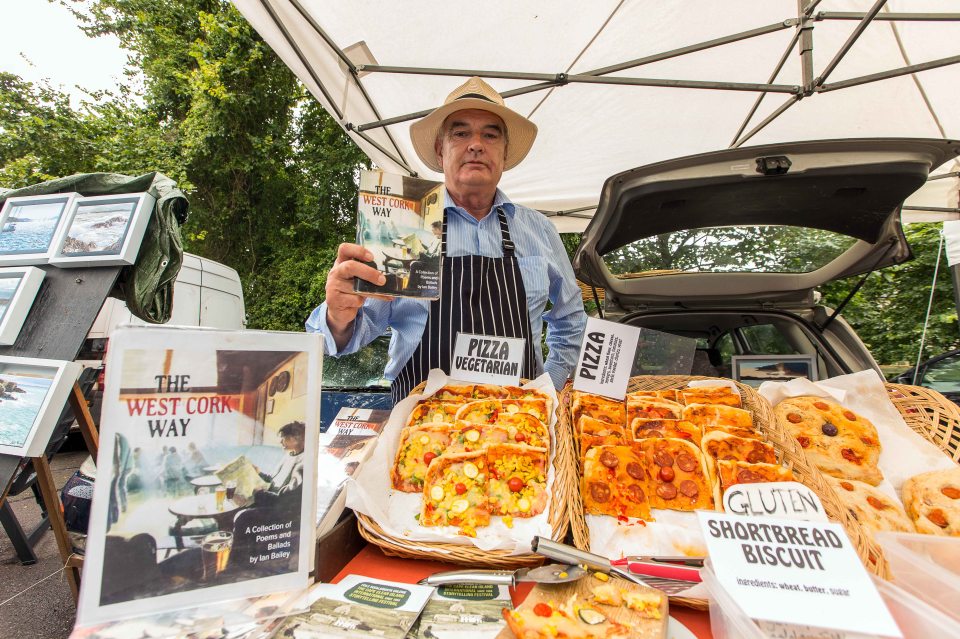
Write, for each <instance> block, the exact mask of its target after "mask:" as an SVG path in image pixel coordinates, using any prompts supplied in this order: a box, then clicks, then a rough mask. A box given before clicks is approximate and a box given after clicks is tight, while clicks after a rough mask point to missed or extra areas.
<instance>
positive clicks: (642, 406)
mask: <svg viewBox="0 0 960 639" xmlns="http://www.w3.org/2000/svg"><path fill="white" fill-rule="evenodd" d="M682 414H683V405H682V404H678V403H677V402H671V401H668V400H665V399H649V398H645V397H636V398H631V399H628V400H627V423H628V424H629V423H632V422H633V420H635V419H680V418H681V416H682Z"/></svg>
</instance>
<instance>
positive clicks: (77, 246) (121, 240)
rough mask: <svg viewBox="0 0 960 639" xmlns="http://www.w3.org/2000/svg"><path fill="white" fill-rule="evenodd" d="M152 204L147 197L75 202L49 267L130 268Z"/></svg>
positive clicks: (105, 197)
mask: <svg viewBox="0 0 960 639" xmlns="http://www.w3.org/2000/svg"><path fill="white" fill-rule="evenodd" d="M155 202H156V200H155V199H154V198H153V196H151V195H149V194H148V193H125V194H122V195H101V196H96V197H78V198H76V199H74V201H73V203H72V204H71V206H70V210H69V212H68V213H67V215H66V221H65V223H64V224H63V227H62V229H61V231H60V235H59V236H58V238H57V242H56V244H55V248H54V250H53V253H52V254H51V256H50V263H51V264H53V265H54V266H58V267H60V268H78V267H84V266H121V265H124V264H133V263H134V262H135V261H136V259H137V254H138V253H139V252H140V243H141V242H142V241H143V233H144V231H146V229H147V224H148V223H149V222H150V216H151V214H152V213H153V205H154V203H155Z"/></svg>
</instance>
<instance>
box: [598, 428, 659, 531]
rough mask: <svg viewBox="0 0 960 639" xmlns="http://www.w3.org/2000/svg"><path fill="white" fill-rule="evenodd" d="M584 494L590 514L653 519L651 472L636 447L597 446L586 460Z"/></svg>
mask: <svg viewBox="0 0 960 639" xmlns="http://www.w3.org/2000/svg"><path fill="white" fill-rule="evenodd" d="M581 491H582V492H581V494H582V495H583V505H584V509H585V511H586V512H587V513H588V514H595V515H611V516H613V517H618V518H619V517H639V518H640V519H650V503H649V500H648V497H647V472H646V471H645V470H644V466H643V459H642V458H641V457H640V455H638V454H637V451H636V450H634V448H633V447H632V446H597V447H594V448H591V449H590V450H588V451H587V454H586V455H585V456H584V458H583V478H582V480H581Z"/></svg>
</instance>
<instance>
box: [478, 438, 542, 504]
mask: <svg viewBox="0 0 960 639" xmlns="http://www.w3.org/2000/svg"><path fill="white" fill-rule="evenodd" d="M487 469H488V473H489V480H488V482H487V497H488V499H489V500H490V513H491V514H493V515H509V516H511V517H535V516H536V515H539V514H540V513H542V512H544V511H545V510H546V509H547V502H548V501H549V498H548V495H547V449H546V448H534V447H532V446H523V445H519V444H495V445H491V446H490V447H489V448H487Z"/></svg>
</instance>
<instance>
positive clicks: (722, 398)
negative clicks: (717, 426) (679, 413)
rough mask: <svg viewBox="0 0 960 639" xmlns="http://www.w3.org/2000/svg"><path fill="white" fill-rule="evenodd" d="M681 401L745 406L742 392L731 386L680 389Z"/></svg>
mask: <svg viewBox="0 0 960 639" xmlns="http://www.w3.org/2000/svg"><path fill="white" fill-rule="evenodd" d="M680 397H681V401H683V403H684V404H687V405H690V404H720V405H723V406H732V407H734V408H743V402H742V400H741V398H740V393H739V392H737V391H736V390H734V389H733V388H731V387H729V386H725V385H722V384H717V385H716V386H692V387H689V388H684V389H682V390H681V391H680Z"/></svg>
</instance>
